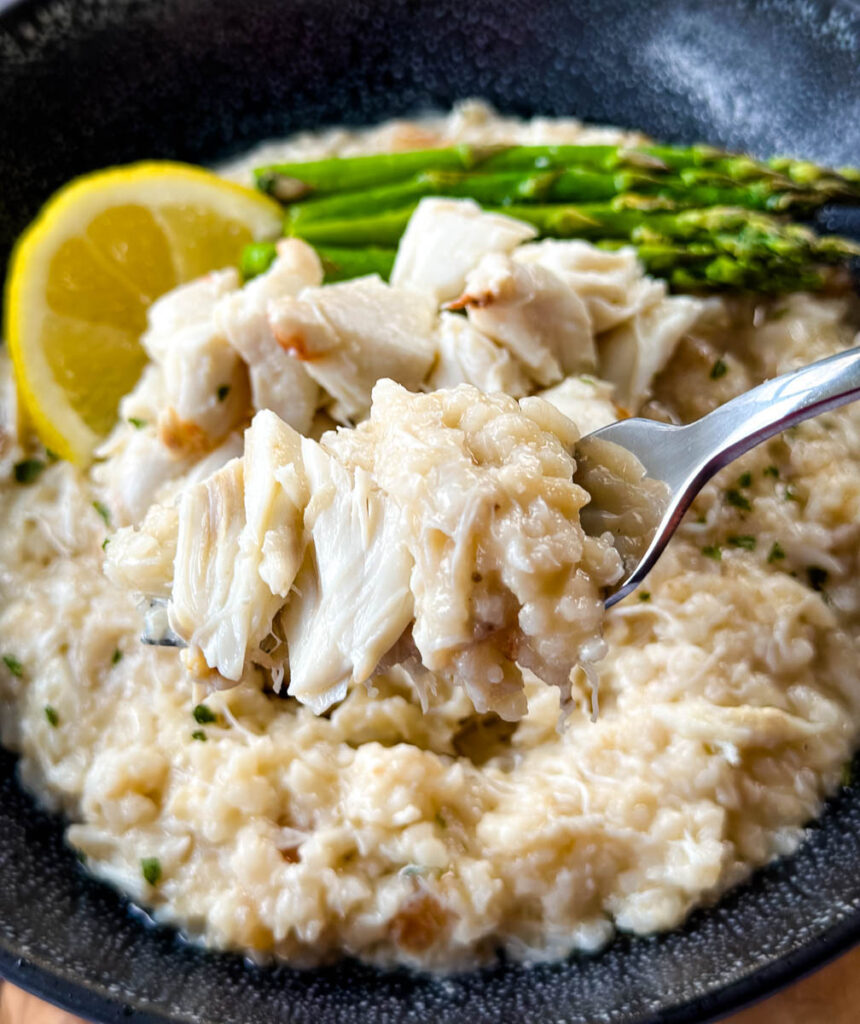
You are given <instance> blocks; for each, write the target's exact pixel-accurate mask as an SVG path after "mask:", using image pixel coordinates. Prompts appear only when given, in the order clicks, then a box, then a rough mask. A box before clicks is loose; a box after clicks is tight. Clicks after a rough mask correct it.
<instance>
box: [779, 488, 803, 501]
mask: <svg viewBox="0 0 860 1024" xmlns="http://www.w3.org/2000/svg"><path fill="white" fill-rule="evenodd" d="M782 498H783V501H800V498H798V496H797V492H796V491H795V490H794V488H793V487H792V486H791V484H786V487H785V493H784V494H783V496H782Z"/></svg>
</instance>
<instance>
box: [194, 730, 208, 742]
mask: <svg viewBox="0 0 860 1024" xmlns="http://www.w3.org/2000/svg"><path fill="white" fill-rule="evenodd" d="M191 739H193V740H200V742H201V743H205V742H206V733H205V732H204V731H203V730H202V729H195V730H194V732H193V733H191Z"/></svg>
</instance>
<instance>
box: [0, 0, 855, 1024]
mask: <svg viewBox="0 0 860 1024" xmlns="http://www.w3.org/2000/svg"><path fill="white" fill-rule="evenodd" d="M470 95H475V96H483V97H485V98H487V99H489V100H490V101H492V102H494V103H495V104H496V105H498V106H499V108H500V109H501V110H503V111H510V112H516V113H521V114H529V113H537V112H541V113H546V114H569V113H574V114H577V115H579V116H582V117H585V118H588V119H590V120H594V121H604V122H607V121H608V122H616V123H619V124H626V125H631V126H635V127H640V128H643V129H645V130H647V131H650V132H652V133H653V134H655V135H658V136H660V137H663V138H668V139H679V140H682V139H683V140H690V141H693V140H698V139H706V140H708V141H712V142H718V143H723V144H726V145H729V146H732V147H738V148H749V149H752V150H754V151H755V152H758V153H761V154H767V153H771V152H776V151H788V152H793V153H797V154H801V155H806V156H809V157H813V158H816V159H819V160H823V161H832V162H835V163H840V162H841V163H847V162H852V163H855V164H860V8H858V7H857V6H856V5H855V4H854V3H853V2H850V0H842V2H835V3H830V2H820V3H813V2H810V0H759V2H751V0H722V2H720V3H715V2H708V0H700V2H695V0H692V2H685V0H653V2H650V3H641V2H637V3H633V2H629V3H625V2H623V0H585V2H578V3H577V2H567V0H565V2H561V0H528V2H521V0H506V2H504V3H492V2H489V0H471V2H469V3H466V2H463V0H456V2H455V0H426V2H425V0H363V2H362V0H316V2H314V0H244V2H243V0H234V2H228V0H76V2H69V0H47V2H24V3H18V4H12V5H11V6H10V5H9V4H8V3H6V4H4V3H3V0H0V263H3V262H5V259H6V256H7V255H8V250H9V247H10V245H11V243H12V241H13V239H14V237H15V235H16V234H17V232H18V231H19V230H20V229H21V228H22V227H23V226H24V225H25V224H26V222H27V221H28V220H29V219H30V217H31V216H32V215H33V213H34V212H35V211H36V209H37V208H38V206H39V205H40V203H41V202H42V200H43V199H44V198H45V197H46V196H47V195H48V193H49V192H50V191H51V190H52V189H54V188H55V187H56V186H58V185H60V184H61V183H62V182H64V181H66V180H67V179H68V178H70V177H72V176H73V175H75V174H79V173H81V172H83V171H86V170H89V169H91V168H95V167H101V166H104V165H105V164H110V163H120V162H124V161H128V160H132V159H137V158H141V157H147V156H149V157H153V156H154V157H160V156H173V157H180V158H183V159H188V160H197V161H208V160H213V159H215V158H217V157H221V156H225V155H227V154H229V153H231V152H236V151H238V150H240V149H242V148H244V147H245V146H247V145H248V144H250V143H252V142H255V141H258V140H260V139H262V138H265V137H268V136H271V135H283V134H286V133H287V132H290V131H293V130H296V129H299V128H310V127H315V126H318V125H323V124H330V123H335V122H344V121H346V122H349V123H352V124H358V123H363V122H370V121H376V120H379V119H382V118H384V117H388V116H391V115H394V114H399V113H415V112H420V111H422V110H426V109H428V108H431V107H438V108H444V107H447V106H449V105H450V104H451V102H452V101H454V100H455V99H457V98H460V97H464V96H470ZM833 226H836V225H833ZM0 714H2V709H0ZM858 938H860V786H856V785H855V786H854V787H853V788H851V789H850V790H846V791H844V792H843V793H842V794H840V796H839V797H838V798H836V799H835V800H834V801H833V802H832V803H831V805H830V807H829V808H828V810H827V812H826V814H825V816H824V817H823V819H822V820H821V821H820V822H819V823H818V824H816V825H815V826H814V827H813V828H812V829H811V833H810V839H809V841H808V842H807V843H806V845H805V846H804V847H803V848H802V850H801V851H800V853H799V854H798V855H797V856H795V857H793V858H792V859H790V860H789V861H787V862H785V863H783V864H778V865H775V866H773V867H771V868H769V869H767V870H765V871H763V872H760V873H759V874H757V875H756V876H755V878H754V879H753V880H752V881H751V882H750V883H749V884H747V885H745V886H743V887H741V888H740V889H737V890H736V891H734V892H733V893H731V894H730V895H729V896H728V897H727V898H726V899H724V900H723V901H722V902H721V903H720V904H719V905H718V906H716V907H714V908H712V909H709V910H702V911H699V912H698V913H696V914H695V915H694V916H693V917H692V918H691V919H690V921H689V922H688V923H687V925H686V926H685V927H684V928H683V929H682V930H680V931H678V932H675V933H673V934H671V935H666V936H663V937H660V938H656V939H649V940H631V939H628V938H622V939H620V940H618V941H617V942H616V943H614V944H613V945H612V946H611V947H610V948H609V949H608V950H607V951H605V952H604V953H602V954H600V955H599V956H596V957H590V958H584V957H583V958H574V959H572V960H570V961H568V962H566V963H562V964H557V965H553V966H545V967H538V968H531V969H526V968H522V967H518V966H512V965H500V966H498V967H496V968H493V969H491V970H487V971H482V972H477V973H473V974H468V975H463V976H462V977H457V978H450V979H446V980H432V979H428V978H423V977H418V976H414V975H410V974H407V973H406V972H399V973H389V974H380V973H378V972H376V971H373V970H371V969H369V968H365V967H361V966H357V965H355V964H353V963H344V964H340V965H338V966H335V967H332V968H329V969H326V970H320V971H314V972H309V973H302V972H297V971H292V970H289V969H288V968H285V967H280V968H277V969H272V968H257V967H251V966H249V965H248V964H246V963H245V962H244V961H243V960H242V959H241V958H240V957H237V956H231V955H213V954H208V953H204V952H202V951H200V950H197V949H194V948H192V947H189V946H187V945H185V944H183V943H182V942H181V941H180V940H179V939H178V938H177V937H176V936H175V935H174V934H173V933H172V932H170V931H167V930H159V929H153V928H151V927H149V926H148V925H147V924H146V923H145V922H144V921H143V920H142V919H141V917H140V916H135V915H133V914H132V913H130V912H129V910H128V908H127V906H126V905H125V904H124V903H123V901H122V900H120V899H119V897H117V896H116V895H115V894H114V893H113V892H112V891H111V890H110V889H107V888H106V887H104V886H101V885H98V884H96V883H95V882H92V881H90V880H88V879H87V878H85V877H84V875H83V874H82V873H81V872H80V871H79V870H78V868H77V865H76V861H75V858H74V856H73V855H72V854H71V853H70V852H69V851H68V850H67V849H66V848H65V847H64V846H63V844H62V838H61V828H60V824H59V822H58V821H56V820H55V819H52V818H51V817H50V816H48V815H45V814H43V813H41V812H39V811H37V810H36V809H35V808H34V806H33V804H32V802H31V801H30V800H29V799H28V798H27V797H26V796H24V795H23V794H22V792H21V790H20V789H19V788H18V786H17V784H16V782H15V781H14V761H13V759H12V758H11V757H9V756H7V755H0V973H4V974H6V975H7V976H9V977H10V978H12V979H13V980H15V981H16V982H17V983H18V984H20V985H22V986H24V987H27V988H30V989H32V990H34V991H36V992H38V993H39V994H41V995H43V996H44V997H46V998H48V999H52V1000H54V1001H55V1002H58V1003H60V1004H62V1005H64V1006H66V1007H68V1008H70V1009H72V1010H74V1011H75V1012H77V1013H79V1014H81V1015H83V1016H88V1017H91V1018H93V1019H96V1020H100V1021H125V1020H138V1021H140V1022H145V1021H168V1020H169V1021H189V1022H191V1021H200V1022H204V1021H205V1022H213V1021H217V1022H219V1024H264V1022H265V1024H269V1022H272V1021H283V1022H296V1024H304V1022H308V1024H311V1022H312V1024H334V1022H344V1024H346V1022H353V1021H361V1022H362V1024H398V1022H401V1021H402V1022H414V1024H448V1022H451V1024H453V1022H458V1024H485V1022H486V1024H489V1022H500V1021H505V1022H507V1021H511V1022H517V1024H549V1022H553V1024H634V1022H635V1024H646V1022H655V1024H656V1022H658V1021H659V1022H665V1024H681V1022H689V1024H693V1022H695V1024H701V1022H703V1021H706V1020H709V1019H712V1018H713V1017H715V1016H717V1015H719V1014H720V1013H723V1012H726V1011H728V1010H729V1009H731V1008H734V1007H736V1006H739V1005H740V1004H741V1003H743V1002H745V1001H747V1000H749V999H752V998H755V997H756V996H758V995H761V994H764V993H765V992H767V991H769V990H770V989H771V988H772V987H774V986H775V985H777V984H779V983H781V982H783V981H786V980H790V979H792V978H794V977H797V975H798V974H799V973H801V972H802V971H803V970H807V969H811V968H813V967H815V966H817V965H818V964H819V963H820V962H821V961H822V960H823V959H825V958H826V957H828V956H829V955H832V954H834V953H836V952H838V951H840V950H841V949H843V948H845V947H846V946H847V945H849V944H850V943H851V942H853V941H855V940H857V939H858Z"/></svg>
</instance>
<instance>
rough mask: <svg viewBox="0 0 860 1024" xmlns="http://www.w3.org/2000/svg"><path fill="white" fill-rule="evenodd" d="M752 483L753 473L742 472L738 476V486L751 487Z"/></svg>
mask: <svg viewBox="0 0 860 1024" xmlns="http://www.w3.org/2000/svg"><path fill="white" fill-rule="evenodd" d="M751 485H752V473H741V475H740V476H739V477H738V487H750V486H751Z"/></svg>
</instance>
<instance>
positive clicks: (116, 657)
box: [110, 647, 122, 665]
mask: <svg viewBox="0 0 860 1024" xmlns="http://www.w3.org/2000/svg"><path fill="white" fill-rule="evenodd" d="M121 661H122V651H121V650H120V649H119V648H118V647H117V648H116V650H115V651H114V652H113V654H112V655H111V659H110V663H111V665H118V664H119V663H120V662H121Z"/></svg>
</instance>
